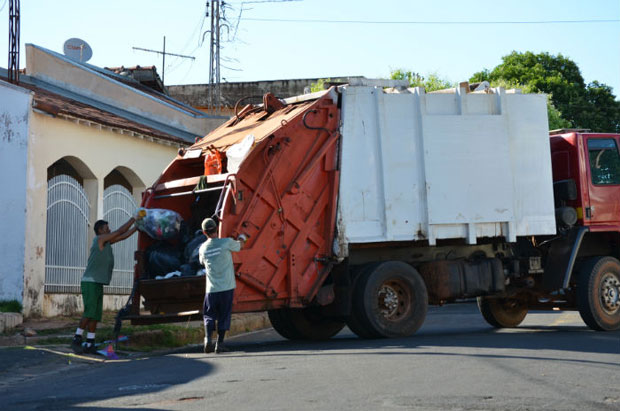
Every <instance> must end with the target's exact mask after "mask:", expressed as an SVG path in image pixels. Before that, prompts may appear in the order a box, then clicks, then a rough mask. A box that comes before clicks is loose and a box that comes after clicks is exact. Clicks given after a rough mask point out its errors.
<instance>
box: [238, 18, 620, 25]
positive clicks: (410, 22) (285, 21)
mask: <svg viewBox="0 0 620 411" xmlns="http://www.w3.org/2000/svg"><path fill="white" fill-rule="evenodd" d="M244 20H246V21H264V22H281V23H327V24H412V25H413V24H419V25H433V24H434V25H474V24H576V23H580V24H581V23H620V20H537V21H423V20H417V21H415V20H413V21H381V20H321V19H271V18H249V17H246V18H245V19H244Z"/></svg>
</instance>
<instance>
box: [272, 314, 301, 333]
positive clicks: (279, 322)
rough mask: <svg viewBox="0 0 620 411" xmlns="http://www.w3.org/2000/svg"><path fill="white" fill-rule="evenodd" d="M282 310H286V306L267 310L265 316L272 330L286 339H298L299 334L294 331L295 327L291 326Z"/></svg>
mask: <svg viewBox="0 0 620 411" xmlns="http://www.w3.org/2000/svg"><path fill="white" fill-rule="evenodd" d="M284 310H286V308H282V309H279V310H269V311H267V316H268V317H269V321H270V322H271V326H272V327H273V329H274V330H276V331H277V333H278V334H280V335H281V336H282V337H284V338H286V339H289V340H300V339H301V335H299V333H297V332H296V331H295V329H294V328H293V324H292V323H291V321H290V320H289V318H288V316H287V315H285V314H282V312H283V311H284Z"/></svg>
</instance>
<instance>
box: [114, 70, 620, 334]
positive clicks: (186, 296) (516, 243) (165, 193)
mask: <svg viewBox="0 0 620 411" xmlns="http://www.w3.org/2000/svg"><path fill="white" fill-rule="evenodd" d="M546 101H547V100H546V96H545V95H542V94H522V93H521V92H520V91H519V90H504V89H502V88H489V87H488V85H487V86H486V87H477V88H476V89H474V87H472V86H470V85H469V84H467V83H461V84H459V85H458V86H457V87H455V88H452V89H446V90H440V91H437V92H428V93H427V92H425V90H424V89H423V88H407V87H406V85H405V84H402V83H400V82H393V81H392V82H390V81H386V80H383V81H380V80H367V79H358V80H355V82H353V80H352V82H351V83H350V84H346V85H340V86H338V87H332V88H330V89H329V90H325V91H322V92H318V93H312V94H306V95H301V96H297V97H293V98H286V99H281V98H278V97H276V96H274V95H272V94H270V93H268V94H266V95H265V96H263V98H262V103H257V104H246V105H243V104H238V105H237V107H236V108H235V114H234V116H232V117H231V118H230V120H229V121H227V122H226V123H225V124H223V125H221V126H220V127H219V128H217V129H216V130H214V131H213V132H211V133H210V134H208V135H207V136H205V137H204V138H201V139H197V141H196V142H195V144H193V145H192V146H190V147H188V148H184V149H180V150H179V152H178V155H177V156H176V158H174V159H173V160H172V162H171V163H170V165H169V166H168V167H167V168H166V169H165V170H164V171H163V172H162V174H161V176H160V177H159V179H158V180H157V181H156V182H155V183H154V184H153V186H152V187H150V188H149V189H147V190H146V191H145V193H144V194H143V200H142V206H143V207H145V208H148V209H152V208H157V209H167V210H173V211H176V212H177V213H178V214H179V215H180V216H181V217H182V219H183V224H182V226H183V227H182V229H181V234H179V236H178V237H176V238H174V239H169V240H166V241H157V240H154V239H153V238H150V237H149V236H147V235H145V234H143V233H141V234H140V236H139V239H138V250H137V251H136V254H135V257H136V265H135V287H134V291H133V294H132V296H131V301H130V302H131V304H128V307H127V308H126V310H125V312H124V313H123V315H124V316H123V319H127V320H131V321H132V323H134V324H146V323H154V322H175V321H183V320H186V319H188V318H196V319H197V318H201V308H202V302H203V298H204V293H205V277H204V270H200V268H201V267H200V266H199V265H198V264H197V263H196V259H195V258H194V261H191V259H192V256H191V255H192V254H194V257H195V253H196V251H195V249H196V247H197V245H199V244H200V243H201V242H202V241H204V240H205V238H204V236H202V234H201V233H200V223H201V221H202V220H203V219H204V218H206V217H212V218H214V219H216V220H217V221H218V222H219V228H218V230H219V232H218V234H219V236H220V237H232V238H237V237H238V236H240V235H241V234H243V235H245V236H246V237H247V242H246V243H245V245H244V247H243V249H242V250H241V251H240V252H238V253H234V254H233V259H234V260H233V261H234V266H235V275H236V284H237V287H236V290H235V293H234V303H233V312H235V313H243V312H255V311H267V312H268V316H269V319H270V321H271V324H272V325H273V328H274V329H275V330H276V331H277V332H278V333H279V334H281V335H282V336H284V337H286V338H288V339H310V340H321V339H327V338H330V337H332V336H334V335H336V334H337V333H338V332H339V331H340V330H342V329H343V327H344V326H345V325H346V326H348V327H349V328H350V329H351V330H352V331H353V332H354V333H355V334H357V335H358V336H360V337H362V338H392V337H404V336H410V335H412V334H413V333H415V331H416V330H418V328H419V327H420V326H421V325H422V324H423V322H424V319H425V316H426V314H427V307H428V305H429V304H431V305H443V304H449V303H458V302H462V301H471V300H472V299H477V303H478V307H479V309H480V312H481V314H482V316H483V317H484V319H485V320H486V321H487V322H488V323H489V324H491V325H492V326H494V327H498V328H501V327H516V326H518V325H519V324H520V323H521V322H522V321H523V319H524V318H525V316H526V314H527V313H528V310H578V311H579V313H580V314H581V317H582V318H583V320H584V322H585V323H586V324H587V325H588V326H589V327H590V328H592V329H594V330H617V329H619V328H620V292H619V291H620V262H619V260H618V259H619V258H620V235H619V232H620V155H619V151H618V144H619V143H620V141H619V139H620V135H618V134H605V133H592V132H589V131H587V130H560V131H554V132H551V133H550V132H549V130H548V121H547V109H546ZM170 260H172V262H171V263H170ZM176 266H183V268H182V269H178V267H176ZM165 271H169V273H166V272H165ZM170 273H173V274H172V275H170ZM141 304H143V308H144V309H142V310H141Z"/></svg>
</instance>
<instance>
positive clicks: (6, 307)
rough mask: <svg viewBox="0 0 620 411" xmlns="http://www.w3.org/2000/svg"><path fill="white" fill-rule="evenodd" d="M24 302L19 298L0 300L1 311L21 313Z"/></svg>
mask: <svg viewBox="0 0 620 411" xmlns="http://www.w3.org/2000/svg"><path fill="white" fill-rule="evenodd" d="M22 309H23V307H22V304H21V303H20V302H19V301H17V300H2V301H0V313H21V312H22Z"/></svg>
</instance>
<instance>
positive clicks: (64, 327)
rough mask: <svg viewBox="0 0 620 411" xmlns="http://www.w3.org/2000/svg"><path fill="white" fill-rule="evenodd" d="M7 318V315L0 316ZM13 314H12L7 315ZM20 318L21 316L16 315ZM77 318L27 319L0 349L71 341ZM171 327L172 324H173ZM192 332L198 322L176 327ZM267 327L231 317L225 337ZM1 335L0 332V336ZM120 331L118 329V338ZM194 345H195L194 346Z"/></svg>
mask: <svg viewBox="0 0 620 411" xmlns="http://www.w3.org/2000/svg"><path fill="white" fill-rule="evenodd" d="M3 314H7V313H3ZM10 314H13V313H10ZM20 317H21V315H20ZM77 323H78V318H77V317H75V318H74V317H51V318H36V319H27V320H26V321H24V322H23V323H21V324H19V325H17V326H16V327H13V328H11V329H8V330H4V333H3V334H0V347H15V346H26V345H37V343H38V342H41V341H44V340H51V339H61V338H71V337H72V336H73V331H75V327H76V326H77ZM173 324H174V323H173ZM176 324H177V325H186V324H187V326H188V327H193V328H201V327H203V324H202V321H192V322H189V323H176ZM111 325H112V326H113V323H112V324H110V323H109V322H108V324H105V319H104V322H103V323H101V325H100V326H111ZM128 325H129V322H128V321H123V327H126V326H128ZM270 326H271V324H270V322H269V318H268V317H267V313H266V312H259V313H243V314H233V316H232V321H231V326H230V331H229V332H228V334H227V335H229V336H233V335H238V334H242V333H245V332H250V331H255V330H260V329H263V328H269V327H270ZM1 332H2V331H0V333H1ZM122 333H123V329H122V328H121V334H122ZM197 343H198V342H197Z"/></svg>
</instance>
